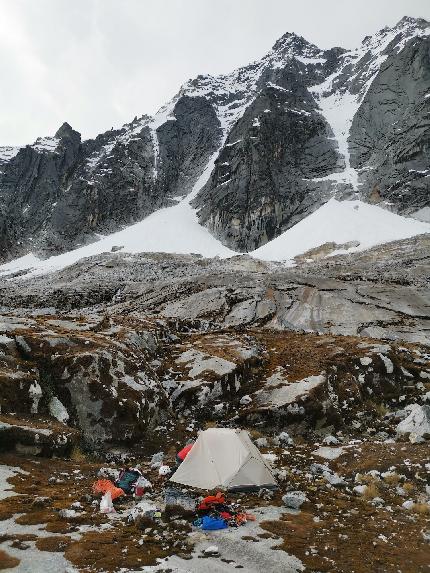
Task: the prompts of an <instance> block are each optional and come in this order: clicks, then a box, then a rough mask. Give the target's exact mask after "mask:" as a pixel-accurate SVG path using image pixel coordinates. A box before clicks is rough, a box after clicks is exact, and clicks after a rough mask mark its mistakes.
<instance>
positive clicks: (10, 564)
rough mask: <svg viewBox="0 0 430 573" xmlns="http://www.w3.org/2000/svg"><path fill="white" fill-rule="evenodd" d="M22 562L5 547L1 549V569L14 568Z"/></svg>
mask: <svg viewBox="0 0 430 573" xmlns="http://www.w3.org/2000/svg"><path fill="white" fill-rule="evenodd" d="M19 564H20V560H19V559H17V558H16V557H12V556H11V555H9V554H8V553H6V551H3V549H0V569H2V570H4V569H13V568H14V567H17V566H18V565H19Z"/></svg>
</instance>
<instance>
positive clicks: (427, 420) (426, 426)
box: [396, 404, 430, 441]
mask: <svg viewBox="0 0 430 573" xmlns="http://www.w3.org/2000/svg"><path fill="white" fill-rule="evenodd" d="M413 406H414V408H413V409H412V410H411V411H410V414H409V415H408V416H407V417H406V418H405V419H404V420H402V421H401V422H400V424H398V426H397V428H396V430H397V434H398V435H400V436H409V437H411V436H412V438H413V440H414V441H416V440H417V438H418V439H419V438H424V439H428V438H430V406H420V405H418V404H414V405H413Z"/></svg>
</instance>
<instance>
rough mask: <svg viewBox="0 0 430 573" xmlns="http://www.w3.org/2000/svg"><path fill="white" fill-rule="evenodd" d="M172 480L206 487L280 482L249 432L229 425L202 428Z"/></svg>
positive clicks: (247, 486)
mask: <svg viewBox="0 0 430 573" xmlns="http://www.w3.org/2000/svg"><path fill="white" fill-rule="evenodd" d="M170 481H171V482H175V483H178V484H181V485H188V486H190V487H195V488H198V489H204V490H211V489H218V488H219V489H224V490H247V489H256V488H260V487H267V488H273V487H276V485H277V484H276V480H275V478H274V476H273V474H272V471H271V470H270V468H269V466H268V464H267V463H266V461H265V460H264V458H263V457H262V455H261V454H260V452H259V451H258V449H257V447H256V446H255V445H254V444H253V442H252V441H251V439H250V437H249V435H248V432H246V431H245V430H232V429H229V428H209V429H208V430H205V431H204V432H201V433H200V435H199V437H198V439H197V441H196V443H195V444H194V446H193V448H192V450H191V451H190V453H189V454H188V455H187V457H186V458H185V460H184V461H183V462H182V464H181V465H180V466H179V468H178V469H177V470H176V472H175V473H174V474H173V476H172V477H171V478H170Z"/></svg>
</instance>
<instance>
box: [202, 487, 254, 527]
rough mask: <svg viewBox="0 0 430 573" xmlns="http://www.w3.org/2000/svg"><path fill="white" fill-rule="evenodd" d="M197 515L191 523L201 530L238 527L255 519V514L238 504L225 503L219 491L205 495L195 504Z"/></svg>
mask: <svg viewBox="0 0 430 573" xmlns="http://www.w3.org/2000/svg"><path fill="white" fill-rule="evenodd" d="M197 515H198V517H197V519H196V520H195V521H194V522H193V525H194V526H196V527H199V528H200V529H203V530H214V529H226V528H227V527H239V526H240V525H245V523H246V522H247V521H255V516H254V515H252V514H251V513H246V512H245V511H244V510H243V509H242V508H241V507H240V505H239V504H237V503H227V501H226V498H225V496H224V494H223V493H221V492H218V493H217V494H216V495H209V496H207V497H205V498H204V499H203V500H202V501H201V502H200V503H199V504H198V506H197Z"/></svg>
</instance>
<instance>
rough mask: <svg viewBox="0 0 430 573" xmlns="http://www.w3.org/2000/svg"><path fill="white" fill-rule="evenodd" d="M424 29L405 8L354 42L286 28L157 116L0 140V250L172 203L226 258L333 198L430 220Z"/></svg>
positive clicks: (78, 234) (429, 93) (23, 249)
mask: <svg viewBox="0 0 430 573" xmlns="http://www.w3.org/2000/svg"><path fill="white" fill-rule="evenodd" d="M429 34H430V25H429V23H428V22H426V21H425V20H422V19H415V18H409V17H405V18H403V19H402V20H401V21H400V22H399V23H398V24H396V26H394V27H392V28H384V29H383V30H381V31H379V32H378V33H376V34H375V35H374V36H369V37H367V38H365V39H364V40H363V43H362V44H361V45H360V46H359V47H358V48H357V49H354V50H344V49H342V48H338V47H335V48H332V49H330V50H321V49H319V48H318V47H317V46H315V45H313V44H311V43H309V42H307V41H306V40H305V39H304V38H302V37H300V36H298V35H296V34H294V33H286V34H284V36H282V38H280V39H279V40H278V41H277V42H276V43H275V44H274V46H273V48H272V50H270V52H269V53H268V54H266V55H265V56H264V57H263V58H262V59H261V60H259V61H256V62H253V63H251V64H249V65H248V66H245V67H242V68H239V69H238V70H235V71H233V72H231V73H230V74H223V75H219V76H210V75H200V76H198V77H197V78H195V79H193V80H190V81H188V82H186V83H185V84H184V85H183V86H182V87H181V88H180V90H179V91H178V93H177V94H176V95H175V97H174V98H173V99H172V100H171V101H170V102H168V103H167V104H166V105H165V106H163V107H162V108H161V109H160V110H159V112H158V113H157V114H156V115H155V116H154V117H149V116H142V117H141V118H135V119H134V120H133V121H132V122H130V123H129V124H126V125H124V126H123V127H122V128H121V129H117V130H110V131H107V132H106V133H103V134H101V135H99V136H98V137H96V138H95V139H93V140H87V141H83V142H81V139H80V136H79V134H78V133H77V132H76V131H74V130H73V129H72V128H71V126H70V125H69V124H67V123H64V124H63V126H61V128H60V129H59V130H58V131H57V133H56V134H55V136H54V137H43V138H39V139H38V140H37V141H36V142H35V143H34V144H32V145H28V146H26V147H22V148H11V147H4V148H0V169H1V173H0V257H1V259H2V260H3V261H6V260H8V259H12V258H14V257H17V256H21V255H25V254H26V253H29V252H32V253H34V254H38V255H39V256H48V255H52V254H57V253H61V252H64V251H67V250H70V249H72V248H75V247H77V246H81V245H85V244H88V243H91V242H94V241H95V240H97V239H98V238H99V236H100V234H109V233H113V232H115V231H118V230H119V229H123V228H125V227H127V226H128V225H131V224H133V223H137V222H138V221H141V220H142V219H144V218H145V217H148V216H149V215H150V214H151V213H154V212H158V210H160V209H162V208H164V209H166V211H162V212H160V213H166V217H167V216H168V217H172V218H171V219H170V218H169V219H168V220H169V223H168V225H169V228H170V229H171V228H173V227H172V221H174V220H176V221H177V223H175V225H176V224H177V225H178V228H179V229H182V230H183V231H179V232H185V230H184V229H185V227H184V225H185V226H186V225H197V224H198V225H200V227H201V228H200V230H199V231H198V235H199V236H200V235H202V236H203V235H204V237H205V241H209V242H210V241H212V240H216V241H218V243H219V242H221V243H222V244H223V245H224V248H225V249H226V250H225V252H226V253H227V252H234V251H236V252H244V251H253V250H254V249H257V248H260V247H262V246H263V245H265V244H266V243H268V242H270V241H272V240H273V239H275V238H276V237H278V236H280V235H281V234H282V233H284V232H286V231H287V230H288V229H290V228H291V227H292V226H293V225H295V224H297V223H298V222H300V221H301V220H303V219H304V218H306V217H308V216H309V215H310V214H311V213H313V212H314V211H316V210H317V209H319V208H320V207H321V206H322V205H324V204H325V203H327V202H328V201H330V200H331V199H333V200H337V201H343V200H354V201H362V202H367V203H370V204H372V205H378V206H379V207H382V208H383V209H388V210H390V211H393V212H394V213H397V214H401V215H406V216H408V217H415V218H416V219H420V220H423V221H430V198H429V177H430V156H429V153H428V145H429V141H430V122H429V113H430V57H429V53H430V51H429V48H430V38H429ZM169 209H170V211H169ZM171 209H175V211H171ZM167 214H168V215H167ZM163 216H164V215H163ZM175 217H176V219H175ZM148 224H149V223H148ZM166 224H167V223H166ZM156 226H157V229H158V232H159V233H162V232H165V235H164V237H167V238H168V237H170V235H168V233H169V230H168V229H167V227H166V229H164V230H162V228H161V227H160V226H159V224H158V223H157V225H156ZM208 233H210V235H209V234H208ZM157 236H158V235H157ZM193 236H194V235H193ZM152 238H153V237H149V236H146V235H144V236H141V237H140V241H141V244H142V250H144V249H145V248H149V247H148V246H147V245H148V244H149V243H148V241H150V239H152ZM169 241H170V239H168V240H167V239H166V240H165V241H164V240H163V241H162V243H161V242H160V243H159V245H160V248H159V250H163V249H164V248H166V249H174V248H175V245H174V243H175V241H174V240H173V239H172V241H171V243H172V245H171V247H169V245H170V243H169ZM166 243H167V246H166ZM154 248H156V241H155V239H154V244H153V246H152V247H151V249H154ZM196 248H198V246H197V245H196V247H195V248H194V249H193V246H192V245H191V246H190V250H191V251H192V250H195V249H196ZM205 252H206V251H205ZM210 252H212V251H210Z"/></svg>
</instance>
